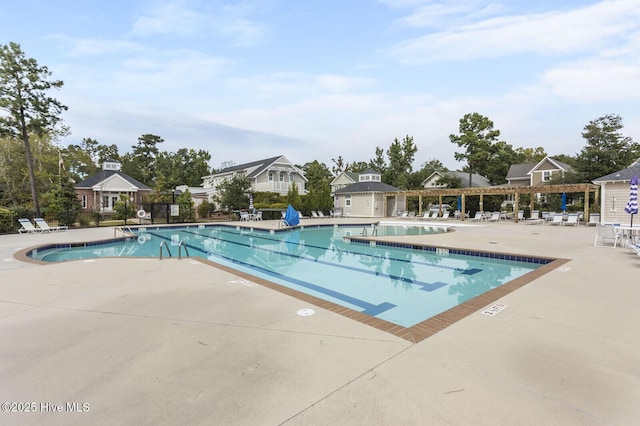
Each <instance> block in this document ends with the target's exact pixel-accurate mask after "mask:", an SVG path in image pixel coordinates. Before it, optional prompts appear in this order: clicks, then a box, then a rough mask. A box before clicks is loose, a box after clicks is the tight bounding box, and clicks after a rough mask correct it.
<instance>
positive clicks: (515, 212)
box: [513, 192, 520, 223]
mask: <svg viewBox="0 0 640 426" xmlns="http://www.w3.org/2000/svg"><path fill="white" fill-rule="evenodd" d="M519 206H520V194H518V193H517V192H516V195H515V197H513V220H515V221H516V223H518V208H519Z"/></svg>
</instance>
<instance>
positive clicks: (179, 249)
mask: <svg viewBox="0 0 640 426" xmlns="http://www.w3.org/2000/svg"><path fill="white" fill-rule="evenodd" d="M182 247H184V253H185V254H186V255H187V257H189V249H187V245H186V244H185V243H184V241H180V244H178V260H179V259H182Z"/></svg>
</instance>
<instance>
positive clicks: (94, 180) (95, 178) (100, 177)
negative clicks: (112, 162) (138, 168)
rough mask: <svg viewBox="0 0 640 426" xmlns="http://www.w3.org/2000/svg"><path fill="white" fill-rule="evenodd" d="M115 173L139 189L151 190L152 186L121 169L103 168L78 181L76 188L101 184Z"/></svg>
mask: <svg viewBox="0 0 640 426" xmlns="http://www.w3.org/2000/svg"><path fill="white" fill-rule="evenodd" d="M113 175H119V176H120V177H122V178H123V179H125V180H126V181H127V182H129V183H131V185H132V186H135V187H137V188H138V189H148V190H151V188H149V187H148V186H147V185H145V184H144V183H142V182H140V181H139V180H137V179H134V178H132V177H131V176H129V175H128V174H126V173H122V172H121V171H118V170H101V171H99V172H98V173H96V174H95V175H92V176H89V177H88V178H86V179H85V180H83V181H82V182H79V183H77V184H76V185H75V188H91V187H92V186H94V185H97V184H99V183H100V182H102V181H104V180H106V179H107V178H109V177H111V176H113Z"/></svg>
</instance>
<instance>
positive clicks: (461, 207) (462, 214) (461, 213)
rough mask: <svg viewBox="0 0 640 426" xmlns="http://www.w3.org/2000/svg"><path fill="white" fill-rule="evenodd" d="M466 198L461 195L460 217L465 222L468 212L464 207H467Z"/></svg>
mask: <svg viewBox="0 0 640 426" xmlns="http://www.w3.org/2000/svg"><path fill="white" fill-rule="evenodd" d="M464 198H465V197H464V194H461V195H460V204H461V205H460V216H461V217H462V220H463V221H464V220H467V212H466V210H465V208H464V207H465V206H464V201H465V200H464Z"/></svg>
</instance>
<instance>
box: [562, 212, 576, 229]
mask: <svg viewBox="0 0 640 426" xmlns="http://www.w3.org/2000/svg"><path fill="white" fill-rule="evenodd" d="M562 224H563V225H573V226H576V225H577V224H578V213H570V214H569V215H568V216H567V221H566V222H562Z"/></svg>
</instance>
